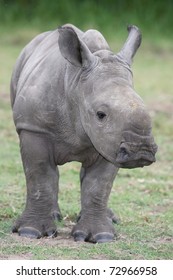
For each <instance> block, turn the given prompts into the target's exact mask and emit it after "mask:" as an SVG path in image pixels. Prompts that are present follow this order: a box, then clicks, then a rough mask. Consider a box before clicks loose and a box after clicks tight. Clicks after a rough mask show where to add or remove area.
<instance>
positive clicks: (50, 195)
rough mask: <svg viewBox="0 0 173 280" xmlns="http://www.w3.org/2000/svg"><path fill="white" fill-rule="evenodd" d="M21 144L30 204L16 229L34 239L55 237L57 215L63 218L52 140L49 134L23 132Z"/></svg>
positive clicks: (20, 233) (15, 226) (19, 219)
mask: <svg viewBox="0 0 173 280" xmlns="http://www.w3.org/2000/svg"><path fill="white" fill-rule="evenodd" d="M20 146H21V156H22V161H23V167H24V171H25V176H26V184H27V200H26V207H25V210H24V212H23V214H22V215H21V217H19V218H18V220H17V221H16V223H15V225H14V227H13V232H18V233H19V235H21V236H26V237H30V238H40V237H42V236H51V235H52V236H55V235H56V226H55V224H54V219H55V218H57V219H58V218H60V215H61V214H60V210H59V207H58V204H57V196H58V172H57V168H56V166H55V164H54V159H53V152H52V147H51V144H50V139H48V138H47V137H46V135H42V136H41V135H39V134H35V133H30V132H25V131H22V132H21V133H20Z"/></svg>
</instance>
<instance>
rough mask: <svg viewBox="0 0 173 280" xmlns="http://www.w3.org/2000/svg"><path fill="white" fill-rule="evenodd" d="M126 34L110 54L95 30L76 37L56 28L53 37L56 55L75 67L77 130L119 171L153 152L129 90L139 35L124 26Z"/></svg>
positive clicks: (146, 123)
mask: <svg viewBox="0 0 173 280" xmlns="http://www.w3.org/2000/svg"><path fill="white" fill-rule="evenodd" d="M128 31H129V35H128V38H127V40H126V42H125V44H124V46H123V48H122V49H121V51H120V52H119V53H118V54H116V55H115V54H114V53H112V52H111V51H110V49H109V47H108V45H107V43H106V41H105V39H104V38H103V37H102V35H101V34H100V33H99V32H96V31H90V32H89V31H88V33H84V35H83V38H78V36H77V34H76V33H75V32H74V30H72V29H71V28H62V29H61V30H60V37H59V46H60V50H61V53H62V55H63V56H64V57H65V58H66V59H67V60H68V61H69V64H71V67H72V68H71V69H73V71H74V67H76V68H77V67H78V72H77V73H78V74H77V76H78V78H77V79H76V78H75V79H76V81H75V88H76V92H77V93H76V94H77V95H78V103H79V110H80V117H81V120H82V125H83V128H84V130H85V132H86V133H87V135H88V136H89V138H90V140H91V142H92V143H93V145H94V147H95V148H96V150H97V151H98V152H99V153H100V154H101V155H102V156H103V157H104V158H106V159H107V160H108V161H110V162H112V163H113V164H115V165H116V166H118V167H121V168H135V167H143V166H145V165H150V164H151V163H152V162H154V161H155V153H156V151H157V146H156V144H155V143H154V139H153V136H152V134H151V119H150V117H149V114H148V112H147V110H146V107H145V105H144V103H143V101H142V99H141V98H140V97H139V96H138V95H137V93H136V92H135V91H134V89H133V81H132V72H131V69H130V66H131V64H132V58H133V56H134V55H135V53H136V51H137V49H138V47H139V45H140V43H141V34H140V32H139V29H138V28H137V27H135V26H130V27H128ZM93 34H95V36H93ZM92 36H93V37H92ZM86 37H87V38H86ZM88 38H89V40H88ZM88 41H89V42H90V45H89V44H88V46H87V42H88ZM97 46H98V47H97ZM92 50H94V51H92ZM72 65H73V66H72ZM72 75H73V74H72Z"/></svg>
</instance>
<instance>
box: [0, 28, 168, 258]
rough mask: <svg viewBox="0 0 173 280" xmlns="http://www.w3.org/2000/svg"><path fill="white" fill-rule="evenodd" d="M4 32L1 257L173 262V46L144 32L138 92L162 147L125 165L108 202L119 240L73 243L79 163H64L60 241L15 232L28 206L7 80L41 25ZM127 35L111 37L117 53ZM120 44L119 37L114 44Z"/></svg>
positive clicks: (0, 58) (0, 57)
mask: <svg viewBox="0 0 173 280" xmlns="http://www.w3.org/2000/svg"><path fill="white" fill-rule="evenodd" d="M14 30H15V28H14V29H13V31H11V33H9V30H8V32H5V30H2V29H1V30H0V35H1V36H0V38H1V39H0V40H1V41H0V259H173V223H172V221H173V174H172V170H173V161H172V159H173V145H172V143H173V130H172V121H173V93H172V89H173V79H172V69H173V47H172V42H171V41H170V40H169V39H168V40H163V39H162V38H160V37H158V38H157V40H155V42H154V43H153V42H152V40H150V39H151V38H150V39H147V40H145V37H144V39H143V41H144V43H143V45H142V47H141V49H140V50H139V52H138V54H137V55H136V58H135V59H134V60H135V61H134V66H133V72H134V82H135V89H136V91H137V92H139V94H140V95H141V96H142V98H143V99H144V101H145V103H146V104H147V105H148V108H149V111H150V114H151V116H152V119H153V131H154V135H155V138H156V142H157V144H158V145H159V151H158V154H157V163H155V164H153V165H151V166H150V167H145V168H143V169H134V170H120V172H119V174H118V176H117V179H116V180H115V183H114V186H113V189H112V192H111V196H110V201H109V205H110V207H111V208H112V209H113V210H114V211H115V212H116V214H117V215H118V216H119V217H120V219H121V223H120V224H119V225H116V226H115V227H116V231H117V237H116V241H115V242H113V243H110V244H95V245H94V244H88V243H75V242H74V241H73V239H72V238H71V237H70V231H71V229H72V227H73V224H74V223H75V219H76V216H77V214H78V212H79V210H80V188H79V169H80V164H78V163H76V162H75V163H70V164H66V165H64V166H62V167H60V174H61V180H60V207H61V210H62V214H63V216H64V220H63V221H62V222H61V223H60V224H58V228H59V235H58V237H57V238H54V239H50V238H43V239H40V240H29V239H26V238H19V237H18V236H17V235H16V234H11V226H12V224H13V221H14V220H15V219H16V218H17V216H18V215H20V213H21V211H22V209H23V208H24V204H25V196H26V188H25V179H24V174H23V169H22V164H21V159H20V152H19V147H18V138H17V134H16V132H15V127H14V124H13V121H12V113H11V108H10V100H9V82H10V75H11V71H12V67H13V65H14V62H15V60H16V58H17V56H18V54H19V52H20V50H21V49H22V47H23V45H24V44H26V42H27V41H28V40H30V38H31V37H33V36H34V35H35V34H36V33H37V32H39V30H37V29H29V28H27V27H23V28H22V29H20V30H16V31H15V32H14ZM123 40H124V38H122V37H118V41H117V40H116V39H115V38H114V36H112V39H111V46H112V49H114V50H118V49H119V47H120V45H121V42H123ZM115 41H116V42H115Z"/></svg>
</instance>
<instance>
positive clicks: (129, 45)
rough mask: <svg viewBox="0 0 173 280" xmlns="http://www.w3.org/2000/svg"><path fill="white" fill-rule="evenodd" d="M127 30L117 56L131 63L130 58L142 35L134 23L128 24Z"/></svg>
mask: <svg viewBox="0 0 173 280" xmlns="http://www.w3.org/2000/svg"><path fill="white" fill-rule="evenodd" d="M127 30H128V32H129V35H128V38H127V40H126V42H125V44H124V46H123V47H122V49H121V51H120V52H119V53H118V56H119V57H121V58H122V59H123V60H125V61H126V62H127V63H128V64H129V65H131V64H132V59H133V57H134V55H135V53H136V51H137V49H138V48H139V46H140V44H141V41H142V35H141V32H140V30H139V28H138V27H136V26H135V25H129V26H128V27H127Z"/></svg>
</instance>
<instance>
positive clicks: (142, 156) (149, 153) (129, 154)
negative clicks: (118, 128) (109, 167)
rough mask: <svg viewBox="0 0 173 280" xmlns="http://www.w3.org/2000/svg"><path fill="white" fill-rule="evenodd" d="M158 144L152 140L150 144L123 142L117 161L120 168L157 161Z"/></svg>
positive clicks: (141, 165) (142, 165) (140, 165)
mask: <svg viewBox="0 0 173 280" xmlns="http://www.w3.org/2000/svg"><path fill="white" fill-rule="evenodd" d="M156 151H157V145H156V144H155V143H154V142H152V143H151V144H148V145H141V144H140V145H138V144H130V143H124V142H123V143H121V145H120V148H119V151H118V155H117V158H116V163H117V165H118V166H119V167H120V168H136V167H144V166H147V165H150V164H152V163H153V162H155V161H156V158H155V153H156Z"/></svg>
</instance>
